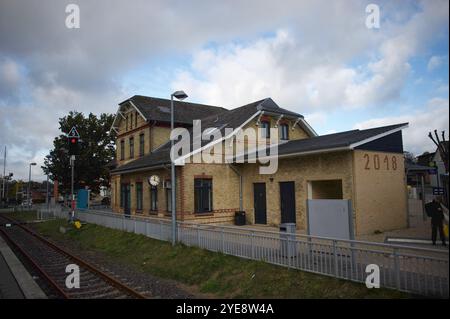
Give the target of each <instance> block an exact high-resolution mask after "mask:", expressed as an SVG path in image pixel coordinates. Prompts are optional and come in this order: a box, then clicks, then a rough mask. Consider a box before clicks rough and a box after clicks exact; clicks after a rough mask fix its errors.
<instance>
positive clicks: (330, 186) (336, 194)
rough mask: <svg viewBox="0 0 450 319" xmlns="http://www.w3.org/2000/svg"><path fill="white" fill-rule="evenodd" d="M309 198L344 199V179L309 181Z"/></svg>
mask: <svg viewBox="0 0 450 319" xmlns="http://www.w3.org/2000/svg"><path fill="white" fill-rule="evenodd" d="M309 199H343V196H342V180H341V179H333V180H323V181H311V182H309Z"/></svg>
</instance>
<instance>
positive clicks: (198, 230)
mask: <svg viewBox="0 0 450 319" xmlns="http://www.w3.org/2000/svg"><path fill="white" fill-rule="evenodd" d="M197 247H200V228H199V225H198V224H197Z"/></svg>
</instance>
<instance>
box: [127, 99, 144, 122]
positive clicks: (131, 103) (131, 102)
mask: <svg viewBox="0 0 450 319" xmlns="http://www.w3.org/2000/svg"><path fill="white" fill-rule="evenodd" d="M128 102H129V103H130V105H132V106H133V107H134V108H135V109H136V111H137V112H138V113H139V114H140V115H141V116H142V118H143V119H144V120H145V121H147V118H146V117H145V116H144V114H142V112H141V111H140V110H139V109H138V108H137V106H136V105H135V104H134V103H133V101H131V100H129V101H128Z"/></svg>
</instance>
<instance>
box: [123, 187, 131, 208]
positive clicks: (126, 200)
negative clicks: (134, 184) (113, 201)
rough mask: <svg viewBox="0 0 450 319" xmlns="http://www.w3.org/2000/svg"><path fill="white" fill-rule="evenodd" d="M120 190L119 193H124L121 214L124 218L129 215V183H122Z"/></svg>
mask: <svg viewBox="0 0 450 319" xmlns="http://www.w3.org/2000/svg"><path fill="white" fill-rule="evenodd" d="M121 187H122V189H121V191H123V192H124V194H123V200H124V203H123V214H124V215H125V216H130V215H131V185H130V183H122V185H121Z"/></svg>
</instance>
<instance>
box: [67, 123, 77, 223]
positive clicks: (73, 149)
mask: <svg viewBox="0 0 450 319" xmlns="http://www.w3.org/2000/svg"><path fill="white" fill-rule="evenodd" d="M67 142H68V149H69V155H70V169H71V182H70V190H71V191H70V193H71V195H70V196H71V202H70V207H71V212H70V221H71V222H73V219H74V216H75V192H74V171H75V156H76V155H79V142H80V134H78V131H77V129H76V128H75V126H74V127H72V129H71V130H70V132H69V134H68V135H67Z"/></svg>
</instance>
